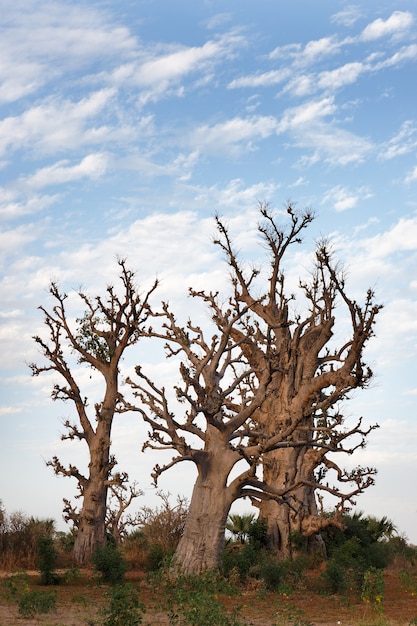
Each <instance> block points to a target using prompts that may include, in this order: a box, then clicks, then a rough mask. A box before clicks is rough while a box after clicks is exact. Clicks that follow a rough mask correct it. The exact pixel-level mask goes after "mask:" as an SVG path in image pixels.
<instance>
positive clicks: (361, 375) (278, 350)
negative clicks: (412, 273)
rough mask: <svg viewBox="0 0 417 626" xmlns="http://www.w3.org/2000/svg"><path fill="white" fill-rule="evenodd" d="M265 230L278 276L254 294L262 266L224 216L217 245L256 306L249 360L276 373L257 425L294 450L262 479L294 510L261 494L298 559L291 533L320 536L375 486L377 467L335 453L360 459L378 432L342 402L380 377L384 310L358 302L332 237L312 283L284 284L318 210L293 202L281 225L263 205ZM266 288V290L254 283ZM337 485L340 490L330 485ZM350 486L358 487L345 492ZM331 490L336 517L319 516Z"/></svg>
mask: <svg viewBox="0 0 417 626" xmlns="http://www.w3.org/2000/svg"><path fill="white" fill-rule="evenodd" d="M260 214H261V222H260V224H259V232H260V235H261V238H262V241H263V242H264V244H265V248H266V251H267V255H268V261H269V264H270V274H269V277H268V281H267V288H266V289H265V290H264V291H261V293H262V295H261V296H259V292H256V295H255V294H254V291H255V288H254V282H255V279H256V277H257V274H258V270H256V269H255V270H251V271H250V272H249V273H248V274H246V273H245V271H244V268H243V267H242V264H241V263H240V262H239V260H238V256H237V253H236V252H235V250H234V248H233V245H232V241H231V239H230V235H229V232H228V229H227V228H226V226H225V225H224V223H223V222H222V220H221V219H219V218H217V220H216V221H217V227H218V232H219V237H218V239H217V240H216V244H217V245H219V246H220V248H221V249H222V251H223V252H224V254H225V256H226V259H227V261H228V263H229V266H230V268H231V276H232V284H233V288H234V296H233V297H234V299H235V301H237V302H239V303H240V305H241V306H247V307H249V308H250V310H251V312H252V315H253V323H254V325H255V326H256V329H257V332H256V335H255V336H247V335H246V334H245V330H244V329H241V328H239V327H236V328H234V330H233V336H234V338H235V339H236V340H237V341H238V340H240V341H241V342H242V346H243V347H244V353H245V356H246V358H247V359H248V362H249V363H250V364H251V365H252V367H253V368H254V369H255V371H258V370H259V376H261V375H262V371H263V369H264V367H265V363H266V361H267V360H272V363H273V365H272V374H271V380H270V382H269V385H268V390H267V393H266V395H265V399H264V402H263V404H262V407H261V408H260V410H259V411H258V412H257V414H256V416H255V419H256V421H257V423H258V424H259V427H260V428H261V435H262V436H263V437H265V433H266V434H267V435H266V436H273V435H275V436H278V437H280V438H282V442H283V443H284V442H285V443H287V444H288V446H277V447H276V449H275V450H274V451H272V452H271V453H270V454H268V455H266V456H265V457H264V459H263V478H264V481H265V483H267V484H268V485H269V486H270V487H274V488H275V489H278V490H283V491H285V492H286V496H285V500H286V502H287V506H286V507H283V506H281V505H280V504H279V502H278V501H276V500H274V499H266V498H265V497H264V496H263V495H262V496H260V497H255V498H253V503H254V504H256V505H257V506H259V508H260V511H261V516H262V517H264V518H265V519H266V520H267V523H268V532H269V536H270V539H271V543H272V545H273V546H274V547H275V548H277V549H279V550H280V551H281V553H282V555H283V556H287V557H288V556H290V552H291V546H290V535H291V533H292V532H293V531H294V530H296V531H299V532H301V533H302V534H303V535H306V536H313V535H314V539H315V541H316V542H317V540H318V539H319V538H318V537H317V535H316V533H317V532H318V531H319V530H320V528H323V527H325V526H326V525H328V524H331V523H333V524H337V523H341V522H340V520H341V515H342V513H343V511H344V510H345V503H353V502H354V500H353V499H354V497H355V496H356V495H358V494H360V493H361V492H362V491H363V490H364V489H366V488H367V487H368V486H370V485H372V484H373V475H374V474H375V471H374V470H373V469H371V468H357V469H354V470H352V471H345V470H343V469H342V468H341V467H340V466H339V465H338V464H337V462H336V460H335V455H334V454H333V455H331V454H330V453H331V452H332V453H340V452H345V453H348V454H352V453H353V452H354V451H355V449H357V448H361V447H364V446H365V443H366V437H367V435H368V434H369V432H370V431H371V430H372V429H373V428H375V426H371V427H368V428H364V427H363V426H362V419H359V420H358V421H357V422H356V423H353V424H350V425H348V424H347V423H346V420H345V418H344V416H343V414H342V413H341V403H342V401H343V400H346V399H347V398H348V396H349V393H350V392H351V391H352V390H353V389H356V388H365V387H366V386H367V385H368V384H369V382H370V380H371V378H372V371H371V369H370V368H369V367H367V366H366V365H365V363H364V362H363V351H364V347H365V345H366V343H367V341H368V340H369V339H370V338H371V337H372V336H373V327H374V323H375V318H376V315H377V314H378V312H379V310H380V309H381V306H380V305H377V304H375V303H374V294H373V292H372V290H368V292H367V293H366V295H365V299H364V303H363V305H359V304H358V303H357V302H356V301H354V300H352V299H350V298H349V297H348V295H347V293H346V289H345V276H344V273H343V271H342V270H340V269H339V267H338V264H337V263H335V262H334V261H333V258H332V254H331V251H330V246H329V245H328V243H327V242H326V241H321V242H319V243H318V244H317V247H316V250H315V261H314V265H313V268H312V270H311V274H310V276H309V278H308V280H302V281H301V280H300V282H299V293H298V296H299V297H298V298H296V297H295V295H294V294H289V293H288V292H287V289H286V284H285V271H284V266H283V260H285V255H286V254H287V252H288V250H289V248H290V246H293V245H294V244H299V243H300V242H301V234H302V232H303V230H304V229H305V228H306V227H307V226H308V225H309V224H310V223H311V221H312V220H313V214H312V213H311V212H310V211H305V212H301V213H300V212H297V211H295V210H294V209H293V207H292V206H291V204H290V203H289V204H288V206H287V215H288V222H289V224H288V225H287V226H285V227H279V226H278V225H277V222H276V219H275V218H274V216H273V214H272V212H271V211H270V210H269V208H268V207H267V206H261V207H260ZM256 287H258V284H257V285H256ZM300 297H301V298H302V299H303V301H304V307H302V308H301V310H303V309H304V313H300V312H299V313H297V314H296V313H295V310H296V309H295V306H291V305H293V304H296V302H295V301H296V300H297V301H299V300H300ZM336 309H337V313H338V318H341V319H343V321H344V323H345V326H346V329H345V330H344V332H345V336H346V339H345V340H343V342H342V344H341V345H340V343H336V340H335V337H334V333H335V329H336ZM326 476H327V480H329V479H330V480H333V481H335V482H336V484H335V485H334V484H332V483H331V482H330V480H329V482H327V480H326V481H325V477H326ZM347 485H351V487H350V488H348V489H347V490H344V489H343V488H344V487H345V488H346V486H347ZM323 492H325V493H327V494H330V495H332V496H334V497H335V500H336V510H335V515H333V516H328V515H327V516H326V515H323V510H321V511H320V513H321V514H319V512H318V510H317V499H316V496H318V498H319V500H320V501H322V499H321V495H322V494H323Z"/></svg>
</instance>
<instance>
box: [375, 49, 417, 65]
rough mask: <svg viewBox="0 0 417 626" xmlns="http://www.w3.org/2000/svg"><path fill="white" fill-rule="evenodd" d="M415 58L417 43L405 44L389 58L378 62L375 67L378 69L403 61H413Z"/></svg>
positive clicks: (416, 55)
mask: <svg viewBox="0 0 417 626" xmlns="http://www.w3.org/2000/svg"><path fill="white" fill-rule="evenodd" d="M414 59H417V44H410V45H409V46H404V47H403V48H401V49H400V50H399V51H398V52H395V53H394V54H393V55H392V56H390V57H389V58H388V59H385V61H379V63H376V65H375V67H374V68H373V69H374V70H376V71H378V70H382V69H384V68H386V67H393V66H396V65H399V64H400V63H402V62H403V61H413V60H414Z"/></svg>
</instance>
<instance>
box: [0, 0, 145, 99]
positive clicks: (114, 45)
mask: <svg viewBox="0 0 417 626" xmlns="http://www.w3.org/2000/svg"><path fill="white" fill-rule="evenodd" d="M137 46H138V43H137V40H136V38H135V37H133V36H132V35H131V34H130V32H129V30H128V28H126V27H123V26H117V25H116V26H115V25H114V24H111V23H109V22H107V21H106V17H105V13H100V12H98V11H96V10H94V9H93V8H92V7H91V6H90V7H88V6H84V7H83V8H82V11H80V9H79V7H77V6H72V5H71V4H70V3H64V2H53V3H51V2H48V3H43V4H42V3H39V2H31V1H30V0H27V1H26V2H24V3H22V2H19V1H17V2H15V3H13V4H10V3H9V6H8V8H7V29H4V30H3V32H2V37H1V40H0V58H1V59H2V61H1V62H0V101H3V102H13V101H15V100H18V99H20V98H22V97H23V96H26V95H28V94H30V93H33V92H36V91H37V90H39V89H40V88H41V87H42V86H43V85H45V84H47V83H48V82H51V81H52V80H56V79H57V78H59V77H60V76H62V75H63V74H64V73H65V72H66V71H68V70H70V71H71V70H74V69H80V67H85V66H90V67H94V66H95V71H97V64H98V63H102V62H103V61H104V60H106V61H107V62H108V61H109V59H111V60H112V61H113V62H114V61H115V59H118V58H120V57H122V58H123V56H125V55H129V54H131V53H133V51H134V50H135V49H136V48H137Z"/></svg>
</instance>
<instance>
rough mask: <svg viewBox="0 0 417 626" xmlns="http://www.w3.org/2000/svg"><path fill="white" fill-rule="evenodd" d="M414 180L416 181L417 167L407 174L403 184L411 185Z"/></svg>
mask: <svg viewBox="0 0 417 626" xmlns="http://www.w3.org/2000/svg"><path fill="white" fill-rule="evenodd" d="M415 180H417V165H416V166H415V167H414V168H413V169H412V170H411V171H409V172H408V173H407V175H406V177H405V179H404V182H405V183H413V182H414V181H415Z"/></svg>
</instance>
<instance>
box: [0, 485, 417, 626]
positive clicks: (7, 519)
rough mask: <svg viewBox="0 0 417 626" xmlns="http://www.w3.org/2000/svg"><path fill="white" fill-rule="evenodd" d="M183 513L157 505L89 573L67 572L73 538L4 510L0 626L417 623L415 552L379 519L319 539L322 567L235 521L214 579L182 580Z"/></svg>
mask: <svg viewBox="0 0 417 626" xmlns="http://www.w3.org/2000/svg"><path fill="white" fill-rule="evenodd" d="M185 511H186V503H185V501H184V500H182V499H179V501H177V502H176V503H175V504H174V505H171V504H170V502H169V497H168V496H164V498H163V505H162V507H159V508H157V509H155V510H154V511H153V512H152V511H151V510H150V509H145V510H144V511H143V512H142V513H143V515H142V518H141V519H142V524H141V525H140V526H139V528H138V529H136V530H135V531H134V532H132V534H131V535H128V536H127V537H126V539H125V540H124V541H123V542H122V543H121V544H120V545H116V544H115V542H114V538H113V537H112V536H111V535H109V537H108V542H107V543H106V544H105V545H104V546H102V547H101V548H99V549H98V550H96V552H95V553H94V555H93V559H92V565H93V569H90V570H87V571H86V570H78V569H76V568H74V567H73V564H71V551H70V546H71V543H72V542H71V533H68V535H64V534H63V533H58V532H56V531H55V526H54V524H53V522H52V521H51V520H38V519H34V518H29V517H26V516H25V515H24V514H22V513H19V514H12V515H10V516H8V515H7V514H6V513H5V511H2V517H1V520H2V523H1V526H0V550H1V555H0V556H1V559H2V564H3V570H8V572H7V573H6V572H4V573H3V577H2V580H1V585H0V598H1V601H0V607H1V609H0V624H1V626H11V625H12V624H16V623H25V624H29V623H37V624H45V625H49V626H52V625H53V626H64V625H66V624H68V625H69V624H71V625H72V626H75V625H77V626H81V625H84V626H102V625H104V626H135V625H137V624H160V625H163V624H166V625H167V626H213V625H216V626H243V625H245V624H246V625H250V624H252V626H255V625H257V624H262V625H263V626H266V625H267V624H268V625H270V626H284V625H285V626H296V625H298V626H308V624H313V623H314V624H320V623H321V624H329V623H337V622H338V621H340V622H342V623H350V624H358V625H360V626H377V625H379V626H388V625H391V624H392V625H394V624H398V625H411V624H416V623H417V549H416V548H415V547H413V546H410V545H409V544H408V543H407V541H406V540H405V539H404V538H403V537H401V536H400V535H399V534H398V533H397V532H396V529H395V528H394V527H393V526H392V524H391V522H390V521H389V520H387V519H386V518H382V519H380V520H377V519H376V518H374V517H372V516H368V517H367V516H364V515H363V514H353V515H346V516H345V517H344V530H343V531H342V530H339V529H334V528H331V527H328V528H327V529H326V530H325V531H323V532H322V537H323V540H324V543H325V546H326V552H327V556H326V557H323V555H320V554H317V553H312V552H309V551H308V546H306V545H305V544H304V543H303V541H302V538H300V537H298V536H296V535H294V536H293V544H294V545H293V558H292V559H288V560H282V559H281V560H279V559H277V557H276V555H275V554H274V552H273V551H271V550H270V548H269V546H268V536H267V532H266V525H265V522H262V521H259V520H257V519H254V518H253V517H252V516H251V515H243V516H242V517H241V519H239V516H236V515H234V516H233V517H231V518H230V519H229V521H228V529H229V530H228V535H230V536H229V538H228V540H227V542H226V546H225V549H224V552H223V559H222V566H221V570H220V571H219V572H206V573H204V574H201V575H199V576H198V575H193V574H187V575H185V574H183V573H182V572H181V571H180V570H178V568H177V567H176V564H175V561H174V560H173V558H172V555H173V554H174V552H175V546H176V544H177V542H178V541H179V538H180V535H181V530H180V528H181V525H183V522H184V512H185ZM169 537H171V542H170V541H169V540H168V538H169ZM158 538H159V540H160V542H159V543H158V541H157V539H158ZM156 546H159V547H158V548H156ZM25 550H27V553H26V554H25ZM135 561H136V562H135ZM134 564H135V566H136V567H135V568H133V565H134ZM33 569H37V571H38V574H36V575H35V574H34V573H33V572H31V571H30V570H33ZM386 581H388V583H387V582H386ZM342 617H343V619H344V620H345V622H343V619H341V618H342ZM22 620H26V621H23V622H22ZM27 620H33V621H31V622H29V621H27ZM261 620H262V621H261ZM332 620H333V622H332Z"/></svg>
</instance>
